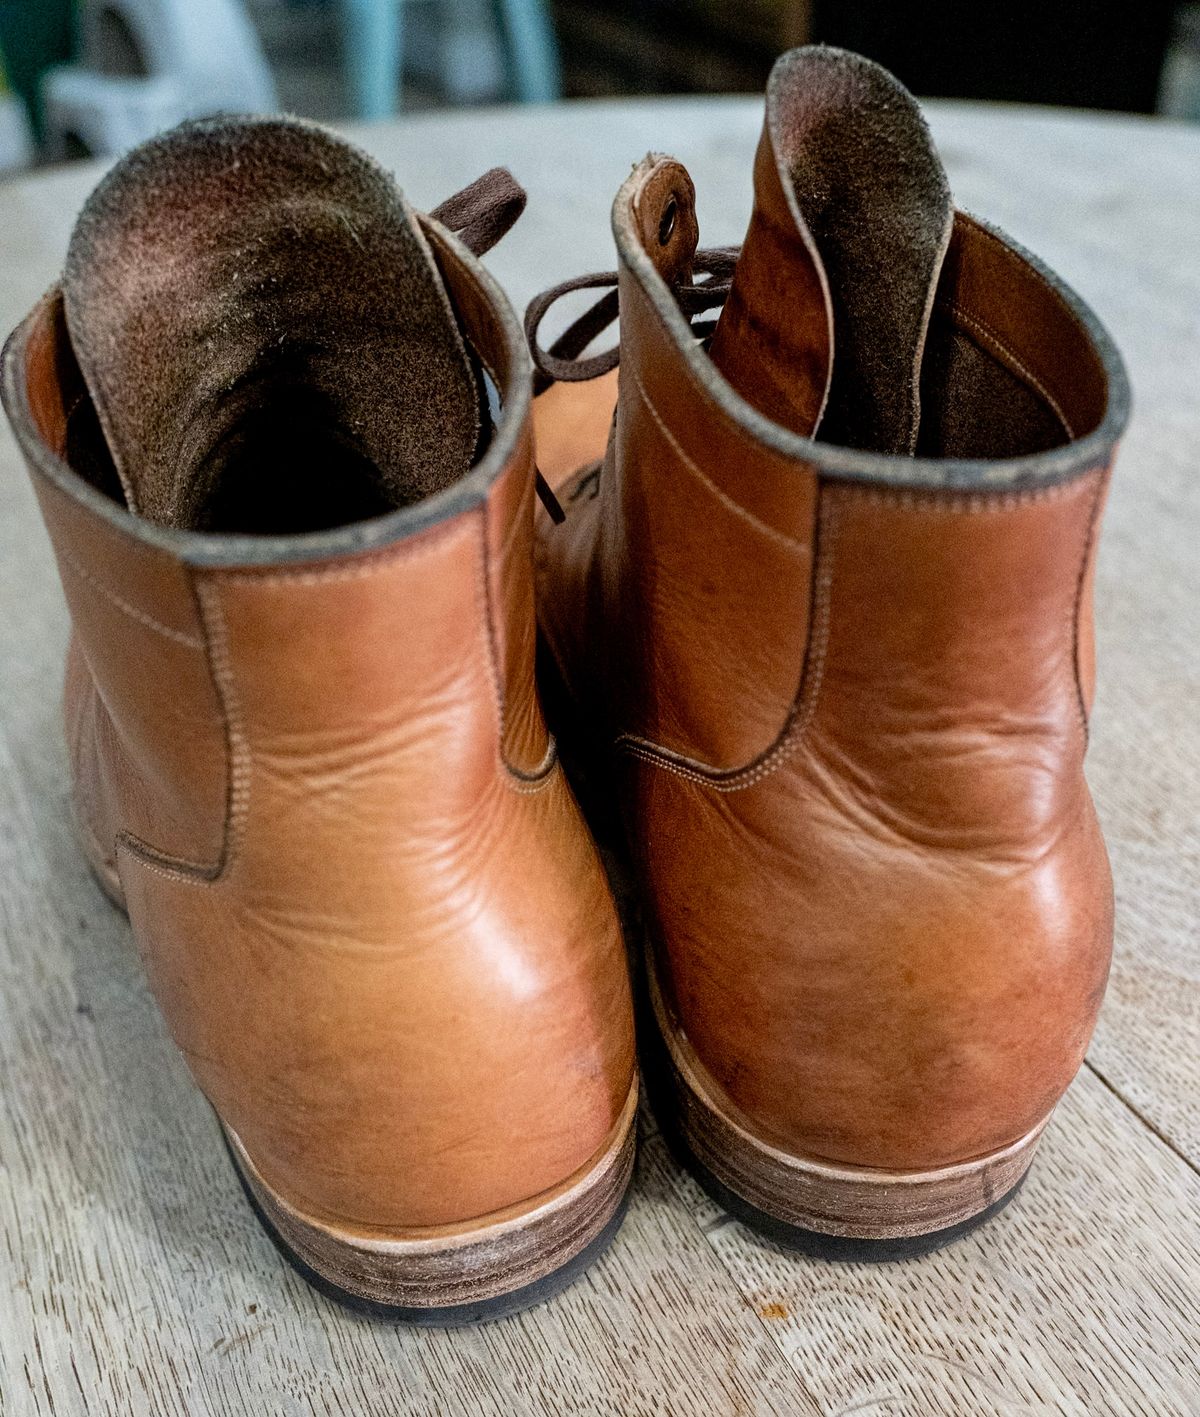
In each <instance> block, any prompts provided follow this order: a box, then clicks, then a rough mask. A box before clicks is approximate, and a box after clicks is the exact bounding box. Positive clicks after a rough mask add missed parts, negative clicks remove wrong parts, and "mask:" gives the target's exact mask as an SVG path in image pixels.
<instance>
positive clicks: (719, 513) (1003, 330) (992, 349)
mask: <svg viewBox="0 0 1200 1417" xmlns="http://www.w3.org/2000/svg"><path fill="white" fill-rule="evenodd" d="M692 202H693V194H692V188H691V183H690V181H689V180H688V178H687V175H686V173H685V172H684V171H683V169H681V168H679V167H678V165H677V164H672V163H670V162H668V161H666V160H657V161H654V160H649V159H648V160H647V162H646V163H644V164H643V165H642V166H641V167H640V168H639V169H638V170H637V171H636V172H635V173H634V175H633V177H631V178H630V180H629V181H628V182H627V183H626V185H625V187H624V188H623V189H622V191H621V193H620V194H619V195H618V198H617V202H616V205H615V208H614V228H615V231H616V236H617V244H618V249H619V252H620V256H621V275H620V280H621V315H622V350H621V399H620V404H619V409H618V416H617V424H616V435H615V438H614V441H613V445H612V447H611V448H610V454H609V459H608V464H607V466H606V468H605V471H604V473H603V475H602V479H601V483H602V490H601V497H602V499H604V500H605V502H606V505H605V507H604V509H603V511H602V513H601V515H600V517H599V529H598V535H599V538H600V540H601V542H602V543H603V545H604V547H605V550H604V552H603V553H602V554H601V555H600V556H599V557H598V558H597V569H598V574H599V575H600V577H601V578H602V579H603V578H604V577H605V576H606V575H607V577H608V579H609V581H610V585H609V587H608V590H607V591H606V593H605V596H604V600H605V605H606V607H607V611H606V613H611V614H615V615H617V616H619V617H624V622H623V625H622V632H621V633H620V634H619V635H618V636H616V637H615V641H616V643H617V644H619V645H620V646H621V662H620V663H619V664H614V665H611V666H610V669H609V672H610V677H611V680H612V682H613V683H614V685H615V686H616V693H617V695H618V696H623V700H622V703H621V704H620V706H619V707H618V708H617V710H616V714H615V718H616V721H617V722H619V723H620V724H621V725H622V726H623V727H622V729H621V731H623V732H625V733H628V734H629V735H630V736H631V738H634V739H640V740H642V741H643V745H644V746H645V747H646V748H649V747H650V746H651V745H654V746H655V747H656V748H658V749H661V750H663V752H664V753H665V754H666V755H667V756H674V757H677V758H678V759H679V760H680V762H681V764H684V765H686V766H687V767H689V768H690V769H692V770H694V771H697V772H699V773H701V774H702V775H705V776H709V775H726V776H731V777H732V776H736V775H737V774H739V773H747V772H752V771H753V770H754V768H755V765H756V764H759V763H761V762H762V761H763V760H764V758H766V757H767V756H768V755H770V754H771V753H772V752H773V751H775V750H776V749H777V748H778V746H779V745H780V743H781V741H783V740H784V739H785V738H786V737H787V736H788V735H789V734H791V733H794V731H795V727H796V719H797V717H798V716H800V715H804V714H811V713H816V712H817V708H816V705H817V700H818V698H820V700H821V702H822V705H823V707H822V708H821V709H820V715H821V717H820V721H819V722H818V723H817V724H816V728H817V729H818V730H819V731H825V732H827V733H828V735H829V740H828V741H829V744H830V746H831V750H833V747H834V745H836V751H838V752H842V753H850V754H851V755H852V756H853V757H854V758H855V759H856V760H857V761H859V763H860V766H861V770H862V772H863V773H864V774H866V775H868V776H869V777H870V780H871V781H873V782H875V783H876V784H878V786H879V788H880V789H881V791H882V792H883V793H884V795H887V794H889V793H893V792H894V793H895V794H897V797H898V803H897V805H898V807H900V805H901V804H902V802H903V801H904V800H906V799H907V798H908V797H909V796H910V795H911V792H912V785H911V784H907V785H906V779H905V778H904V772H905V768H904V764H905V763H908V764H910V765H911V764H912V762H913V760H914V757H916V756H919V757H920V759H921V761H922V762H923V763H924V765H925V766H924V768H923V769H922V771H923V772H924V773H926V774H928V775H929V776H930V777H931V778H932V777H933V776H934V775H936V773H937V772H944V777H943V778H941V779H940V781H939V786H938V790H937V792H936V793H935V794H934V797H933V799H932V800H929V801H927V802H926V809H927V810H928V811H929V812H931V813H934V814H942V813H944V812H948V813H949V814H950V815H949V820H950V821H954V820H962V822H963V827H964V829H967V823H968V822H969V821H974V822H976V823H978V822H979V821H980V820H981V819H982V818H983V817H985V816H986V818H987V820H988V821H989V823H991V824H992V827H993V829H994V830H996V831H997V832H998V833H999V834H1000V835H1004V834H1005V833H1006V832H1007V833H1011V835H1012V836H1013V838H1014V839H1016V840H1025V839H1027V837H1028V834H1029V831H1030V829H1031V828H1032V827H1033V825H1034V824H1033V822H1032V821H1030V820H1029V814H1030V813H1033V814H1034V815H1035V816H1038V817H1039V818H1041V819H1042V820H1041V826H1042V827H1045V826H1046V825H1047V821H1046V820H1045V818H1044V816H1043V814H1048V815H1049V816H1051V817H1052V816H1053V811H1054V806H1055V800H1056V799H1055V793H1054V792H1051V791H1048V792H1039V793H1036V794H1033V795H1029V794H1025V793H1022V792H1015V793H1014V792H1007V793H1006V792H1004V791H1003V790H998V789H995V788H993V787H991V786H989V785H988V784H987V781H986V779H987V776H988V775H987V773H986V772H985V773H983V774H979V773H977V772H976V771H975V770H974V769H973V768H968V766H967V762H966V759H965V758H964V757H963V747H964V744H966V743H975V744H976V745H981V744H987V745H991V748H990V750H989V751H990V752H991V754H992V755H993V756H994V757H995V758H996V761H997V763H998V765H1003V766H1002V771H1003V772H1005V773H1008V774H1011V773H1012V771H1013V770H1014V769H1016V770H1018V771H1020V772H1021V773H1022V774H1024V773H1025V772H1026V770H1027V771H1028V772H1031V773H1033V774H1034V775H1037V774H1038V773H1043V772H1045V773H1048V774H1049V776H1048V779H1047V780H1048V782H1056V781H1061V780H1065V779H1061V778H1056V777H1055V772H1056V770H1057V769H1058V768H1060V767H1061V768H1063V769H1067V768H1071V767H1074V766H1076V765H1077V763H1078V760H1079V758H1080V756H1081V753H1082V746H1083V738H1084V720H1085V718H1086V713H1087V710H1088V708H1089V707H1090V702H1091V693H1092V679H1093V631H1092V611H1091V583H1092V577H1093V566H1094V551H1095V541H1096V536H1095V531H1096V525H1097V522H1098V517H1099V511H1100V507H1101V505H1102V501H1103V494H1104V489H1105V486H1106V482H1107V477H1108V469H1109V467H1110V465H1111V461H1112V457H1113V452H1114V446H1115V441H1116V437H1117V435H1118V433H1119V431H1120V429H1121V427H1122V426H1123V423H1124V421H1125V417H1126V412H1127V394H1126V390H1125V383H1124V376H1123V373H1122V371H1121V370H1120V366H1119V362H1118V361H1117V359H1116V356H1115V354H1114V353H1113V351H1112V349H1111V345H1110V344H1109V342H1108V340H1107V337H1106V336H1105V335H1104V334H1103V332H1102V331H1101V330H1100V329H1099V327H1098V326H1097V325H1096V322H1095V321H1094V319H1093V318H1092V317H1091V315H1090V314H1089V312H1087V311H1086V309H1085V308H1084V307H1083V306H1082V305H1081V303H1080V302H1078V301H1077V300H1076V299H1075V298H1074V297H1073V296H1072V295H1070V293H1069V292H1067V291H1065V289H1064V288H1063V287H1061V286H1060V285H1059V284H1058V283H1057V282H1056V281H1054V279H1053V277H1051V276H1050V275H1049V274H1048V273H1046V272H1044V271H1043V270H1041V269H1040V268H1039V267H1038V266H1037V265H1036V263H1034V262H1033V261H1032V259H1031V258H1028V257H1026V256H1025V255H1024V254H1023V253H1021V252H1019V250H1018V249H1017V248H1015V247H1014V246H1012V245H1011V244H1009V243H1006V242H1005V241H1003V240H1002V239H1001V238H1000V237H998V236H997V235H996V234H995V233H993V232H992V231H990V230H989V229H988V228H986V227H984V226H983V225H982V224H980V223H977V222H975V221H973V220H971V219H970V218H967V217H964V216H962V215H959V216H958V217H957V218H956V221H955V230H954V235H953V238H952V240H951V243H950V249H949V252H948V255H947V259H946V262H945V264H944V266H943V271H942V276H941V280H940V282H939V286H938V291H937V299H936V304H935V307H934V313H933V319H932V322H931V326H930V331H929V336H928V342H927V349H926V366H925V372H924V376H923V388H922V400H921V407H922V419H921V428H920V433H919V441H918V448H919V450H920V452H919V455H918V456H916V457H894V456H886V455H880V454H874V453H869V452H861V451H856V450H850V449H845V448H841V447H836V446H833V445H828V444H824V443H821V442H815V441H813V440H811V439H807V438H801V437H798V436H794V435H792V434H790V433H789V432H788V431H787V430H785V429H783V428H781V427H780V426H779V425H778V424H777V423H773V422H768V421H767V420H766V419H765V418H764V417H762V416H761V415H760V414H759V413H758V411H757V410H756V409H754V408H752V407H751V406H750V405H749V404H747V403H746V401H745V400H743V399H741V398H740V397H739V396H738V395H737V393H736V392H735V391H734V390H733V389H732V388H731V387H730V385H729V383H728V382H726V380H725V379H724V378H723V377H722V376H721V375H720V373H718V371H717V370H716V369H715V368H714V366H713V364H712V362H711V361H710V359H709V356H708V354H707V353H706V352H705V350H704V349H703V348H702V347H701V346H699V345H698V344H697V343H696V341H695V340H694V338H693V337H692V335H691V333H690V331H689V330H688V327H687V322H686V321H685V319H684V317H683V316H682V314H681V313H680V311H679V308H678V306H677V304H676V301H675V298H674V296H673V294H672V291H671V282H672V281H673V280H675V279H676V278H677V276H678V273H679V272H680V271H685V270H686V269H687V267H688V264H689V262H690V260H691V256H692V251H691V250H689V249H687V247H686V245H681V243H683V242H685V240H686V234H687V233H689V232H692V233H694V231H695V223H694V219H691V207H692ZM668 206H673V207H674V209H675V210H676V211H677V212H678V213H679V215H678V216H677V217H676V219H675V220H674V223H673V231H672V235H671V238H670V240H669V241H668V242H667V243H666V244H665V245H663V244H661V243H659V242H658V241H657V240H655V239H650V240H647V239H646V233H653V232H656V231H657V230H658V229H659V225H660V223H661V221H662V214H663V211H664V210H665V209H666V208H667V207H668ZM692 239H693V240H694V237H693V238H692ZM718 333H719V331H718ZM997 449H999V450H1000V451H999V455H996V450H997ZM1029 449H1032V450H1033V451H1031V452H1030V451H1028V450H1029ZM985 450H990V453H991V455H990V456H988V458H987V460H986V461H984V460H982V456H981V455H982V454H983V453H984V452H985ZM605 481H607V482H608V483H609V485H608V487H607V488H605V487H604V482H605ZM698 568H701V569H699V570H698ZM618 580H619V581H620V583H621V587H620V589H619V590H618V587H617V584H616V582H617V581H618ZM631 581H636V582H637V586H636V590H635V591H632V592H631V587H630V582H631ZM911 734H916V735H918V736H919V737H920V739H921V742H922V745H923V750H922V753H921V754H920V755H915V754H914V753H912V752H902V753H900V754H899V755H897V751H896V749H897V743H898V742H899V741H900V739H901V737H902V736H903V735H911ZM912 741H913V740H912V739H911V738H910V739H909V744H910V747H911V743H912ZM1018 745H1021V746H1018ZM933 763H937V764H938V767H937V768H936V769H935V768H934V767H933ZM897 774H899V776H897ZM918 795H922V794H918ZM1006 799H1011V801H1010V802H1009V806H1008V807H1006V808H1005V807H1003V803H1004V801H1005V800H1006ZM972 803H974V804H975V805H974V807H972V805H971V804H972ZM1059 805H1061V804H1059ZM998 806H1000V807H1002V810H1000V812H999V815H997V808H998Z"/></svg>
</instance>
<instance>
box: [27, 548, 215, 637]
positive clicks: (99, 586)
mask: <svg viewBox="0 0 1200 1417" xmlns="http://www.w3.org/2000/svg"><path fill="white" fill-rule="evenodd" d="M55 550H56V551H57V552H58V554H59V556H60V557H61V558H62V560H63V562H64V563H65V564H66V565H68V566H69V567H70V568H71V570H73V571H74V572H75V574H76V575H77V576H78V577H79V578H80V580H82V581H84V582H86V584H88V585H89V586H91V588H92V589H93V590H94V591H97V592H98V593H99V594H100V595H102V596H103V597H104V598H105V600H107V601H108V602H109V603H110V604H112V605H115V606H116V608H117V609H118V610H120V611H122V612H123V613H124V614H126V615H128V616H129V618H130V619H131V620H136V621H137V622H138V624H139V625H144V626H145V627H146V629H148V630H153V631H154V632H155V634H159V635H163V636H165V637H166V638H167V639H169V640H174V641H175V643H176V644H181V645H186V646H187V647H188V649H198V650H202V649H203V648H204V645H203V644H202V643H201V641H200V640H198V639H196V638H195V636H194V635H188V634H185V633H184V632H183V631H182V630H173V629H172V628H171V627H170V626H169V625H162V624H160V623H159V622H158V621H157V620H155V619H153V618H152V617H151V616H149V615H147V614H146V613H145V612H144V611H142V610H139V609H138V608H137V606H136V605H130V603H129V602H128V601H127V600H122V598H121V597H120V596H119V595H118V594H117V593H116V591H113V590H110V589H109V588H108V586H106V585H105V584H104V583H103V582H102V581H98V580H97V579H96V577H95V576H93V575H92V573H91V572H90V571H85V570H84V568H83V567H82V566H81V565H80V564H79V562H78V561H77V560H76V559H75V557H74V555H73V554H72V553H71V552H70V551H68V550H67V549H66V547H65V546H63V545H61V544H59V545H57V546H56V547H55Z"/></svg>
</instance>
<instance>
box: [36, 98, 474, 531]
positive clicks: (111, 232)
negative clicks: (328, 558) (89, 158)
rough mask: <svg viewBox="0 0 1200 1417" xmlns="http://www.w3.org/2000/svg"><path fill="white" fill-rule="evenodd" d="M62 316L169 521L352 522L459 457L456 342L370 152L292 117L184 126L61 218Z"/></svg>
mask: <svg viewBox="0 0 1200 1417" xmlns="http://www.w3.org/2000/svg"><path fill="white" fill-rule="evenodd" d="M64 293H65V304H66V314H67V323H68V325H69V327H70V333H71V339H72V343H73V346H74V349H75V352H76V355H77V357H78V360H79V363H80V367H81V369H82V372H83V375H84V379H85V381H86V383H87V386H88V388H89V390H90V391H91V394H92V396H93V400H94V402H95V406H96V409H97V412H98V414H99V418H100V422H101V424H102V425H103V428H104V431H105V434H106V437H107V441H108V444H109V447H110V449H111V451H112V455H113V461H114V464H115V467H116V470H117V472H118V473H119V475H120V479H121V483H122V486H123V488H124V492H125V499H126V502H127V504H128V505H129V507H130V509H131V510H133V511H135V512H137V513H139V514H140V515H142V516H145V517H147V518H149V519H150V520H153V521H157V522H160V523H163V524H166V525H171V526H182V527H189V528H193V529H204V530H216V531H241V532H257V531H287V530H292V529H294V530H298V531H304V530H309V529H315V528H318V527H323V526H327V525H330V524H337V523H338V522H349V521H359V520H363V519H365V518H368V517H371V516H374V515H378V514H379V513H382V512H386V511H389V510H391V509H392V508H394V507H396V506H401V505H404V504H406V503H409V502H413V501H416V500H418V499H420V498H422V497H424V496H427V495H428V494H430V493H431V492H436V491H438V490H439V489H441V488H442V487H444V486H446V485H447V484H448V483H449V482H452V481H454V480H456V479H458V478H459V477H461V476H463V475H464V474H465V473H466V472H467V471H468V469H469V467H470V465H471V462H472V460H473V458H474V454H475V449H476V443H477V438H478V434H479V429H480V414H479V403H480V401H479V397H478V392H477V387H476V381H475V378H474V375H473V373H472V371H471V368H470V363H469V361H468V358H467V352H466V348H465V345H464V343H463V340H462V338H461V336H460V334H459V330H458V326H457V324H456V322H455V319H454V314H453V310H452V307H451V305H450V301H449V299H448V297H447V294H446V291H445V289H444V287H443V285H442V282H441V280H440V277H439V275H438V272H437V269H436V267H435V265H434V262H433V259H432V256H431V254H430V251H429V248H428V245H427V244H426V242H425V239H424V237H423V236H422V234H421V231H420V228H419V226H418V224H417V222H416V220H415V217H414V215H413V213H412V211H411V210H410V208H409V207H408V206H407V204H406V203H405V201H404V199H403V197H402V196H401V195H400V193H399V191H398V190H397V188H396V186H395V184H394V183H393V181H392V180H391V178H390V177H388V176H387V175H386V174H385V173H383V172H382V170H381V169H379V168H378V167H377V166H376V165H375V164H374V163H373V162H371V161H370V159H368V158H366V157H365V156H364V155H363V154H361V153H359V152H357V151H356V150H355V149H353V148H351V147H350V146H349V145H347V144H345V143H342V142H341V141H340V140H338V139H336V138H333V137H332V136H330V135H329V134H326V133H324V132H323V131H322V130H320V129H318V128H316V127H312V126H310V125H307V124H300V123H296V122H293V121H290V120H276V119H270V120H245V119H238V120H213V121H204V122H199V123H192V124H187V125H184V126H183V127H181V128H178V129H175V130H173V131H172V132H170V133H168V134H166V135H164V136H163V137H162V138H159V139H156V140H155V141H154V142H152V143H150V144H147V145H145V146H144V147H142V148H140V149H138V150H137V151H136V152H134V153H132V154H130V155H129V156H127V157H126V158H125V159H123V160H122V161H121V162H120V163H118V164H117V166H116V167H115V168H114V169H113V170H112V171H111V172H110V173H109V174H108V176H107V177H106V178H105V179H104V180H103V181H102V182H101V183H100V185H99V186H98V187H97V189H96V191H95V192H94V193H93V195H92V196H91V198H90V199H89V200H88V202H87V203H86V204H85V206H84V209H83V211H82V213H81V215H80V217H79V220H78V222H77V224H76V228H75V232H74V235H73V237H72V240H71V244H70V249H69V252H68V257H67V264H66V271H65V276H64Z"/></svg>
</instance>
